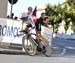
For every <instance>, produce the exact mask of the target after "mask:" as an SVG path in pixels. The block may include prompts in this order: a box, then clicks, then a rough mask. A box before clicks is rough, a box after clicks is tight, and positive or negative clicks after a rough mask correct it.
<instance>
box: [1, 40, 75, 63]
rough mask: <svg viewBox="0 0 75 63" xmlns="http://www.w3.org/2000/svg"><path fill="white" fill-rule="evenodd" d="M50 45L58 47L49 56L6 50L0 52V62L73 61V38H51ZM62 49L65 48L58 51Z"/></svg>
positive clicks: (45, 62)
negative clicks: (63, 51) (63, 50)
mask: <svg viewBox="0 0 75 63" xmlns="http://www.w3.org/2000/svg"><path fill="white" fill-rule="evenodd" d="M52 47H58V48H56V49H54V50H53V53H52V56H51V57H46V56H45V55H43V54H39V55H36V56H29V55H26V54H25V53H23V52H20V51H19V52H17V53H16V54H15V53H14V54H13V53H12V52H11V54H10V52H9V53H8V51H7V52H5V51H4V52H0V63H75V49H74V47H75V41H74V40H71V41H70V40H69V41H67V40H61V39H53V43H52ZM66 47H68V48H66ZM71 47H73V48H71ZM62 49H66V52H65V53H63V54H62V53H59V52H60V51H61V50H62ZM58 51H59V52H58ZM55 52H56V53H55Z"/></svg>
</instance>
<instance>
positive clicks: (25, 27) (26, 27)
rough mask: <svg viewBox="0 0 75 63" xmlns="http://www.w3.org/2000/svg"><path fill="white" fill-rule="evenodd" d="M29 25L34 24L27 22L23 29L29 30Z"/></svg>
mask: <svg viewBox="0 0 75 63" xmlns="http://www.w3.org/2000/svg"><path fill="white" fill-rule="evenodd" d="M29 27H32V25H31V24H30V23H28V24H25V25H24V26H23V30H26V31H27V30H28V28H29Z"/></svg>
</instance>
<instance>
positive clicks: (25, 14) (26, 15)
mask: <svg viewBox="0 0 75 63" xmlns="http://www.w3.org/2000/svg"><path fill="white" fill-rule="evenodd" d="M23 18H28V14H27V13H21V15H20V19H23Z"/></svg>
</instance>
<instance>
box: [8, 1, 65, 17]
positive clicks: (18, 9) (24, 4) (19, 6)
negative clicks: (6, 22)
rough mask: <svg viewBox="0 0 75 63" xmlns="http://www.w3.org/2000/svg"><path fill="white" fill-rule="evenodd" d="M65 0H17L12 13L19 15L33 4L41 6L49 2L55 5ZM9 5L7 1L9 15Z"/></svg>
mask: <svg viewBox="0 0 75 63" xmlns="http://www.w3.org/2000/svg"><path fill="white" fill-rule="evenodd" d="M63 2H65V0H18V2H17V3H16V4H14V5H13V13H14V14H15V16H19V15H20V13H22V12H27V8H28V7H29V6H31V7H33V9H34V8H35V6H37V7H40V8H42V6H43V5H46V4H51V5H57V4H58V3H60V4H62V3H63ZM10 9H11V5H10V3H9V2H8V11H7V14H8V15H10Z"/></svg>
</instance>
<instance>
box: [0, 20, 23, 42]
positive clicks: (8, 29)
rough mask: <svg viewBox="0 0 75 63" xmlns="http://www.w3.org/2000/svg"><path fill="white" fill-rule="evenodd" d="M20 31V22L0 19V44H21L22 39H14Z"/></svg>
mask: <svg viewBox="0 0 75 63" xmlns="http://www.w3.org/2000/svg"><path fill="white" fill-rule="evenodd" d="M21 29H22V23H21V21H16V20H11V19H0V42H9V43H21V42H22V38H21V37H15V35H17V34H20V31H21Z"/></svg>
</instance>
